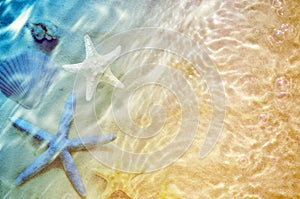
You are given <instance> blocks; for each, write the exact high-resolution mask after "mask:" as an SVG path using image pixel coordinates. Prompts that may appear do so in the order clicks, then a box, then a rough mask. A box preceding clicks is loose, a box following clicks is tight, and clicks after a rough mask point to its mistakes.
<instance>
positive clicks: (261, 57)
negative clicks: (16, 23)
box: [0, 0, 300, 199]
mask: <svg viewBox="0 0 300 199" xmlns="http://www.w3.org/2000/svg"><path fill="white" fill-rule="evenodd" d="M226 2H227V1H221V0H219V1H218V0H217V1H214V2H212V1H210V2H209V3H207V2H206V1H196V0H195V1H186V2H185V1H182V2H181V3H177V4H173V3H171V2H170V5H168V3H167V4H166V5H152V6H153V7H152V8H151V12H149V13H148V14H147V15H145V16H144V15H141V16H143V18H142V19H143V20H142V22H141V23H140V24H139V26H155V27H163V28H167V29H172V30H175V31H178V32H181V33H184V34H186V35H187V36H189V37H191V38H193V39H194V41H196V42H198V43H199V44H201V45H202V47H203V48H204V49H205V51H206V52H207V53H208V55H209V56H210V58H211V60H212V61H213V62H214V64H215V65H216V67H217V69H218V71H219V73H220V75H221V78H222V80H223V84H224V87H225V91H226V117H225V121H224V128H223V131H222V134H221V136H220V138H219V140H218V142H217V144H216V145H215V147H214V148H213V150H212V152H211V153H210V154H209V155H208V156H206V157H205V158H203V159H200V158H199V151H200V149H201V146H202V144H203V141H204V139H205V136H206V133H207V131H208V129H209V122H210V120H211V117H212V113H213V110H212V105H211V103H212V102H211V98H210V93H209V89H208V86H207V85H206V83H205V81H204V79H205V78H203V77H201V75H199V74H198V73H197V72H196V71H195V70H194V69H193V66H192V65H191V64H190V63H187V62H186V60H183V59H181V58H178V57H176V56H175V57H171V58H170V57H168V56H166V55H165V53H161V52H154V53H153V52H151V53H150V54H151V55H153V56H154V57H155V58H153V59H152V60H151V59H150V58H149V59H150V60H146V61H145V59H144V57H145V54H147V53H148V52H135V53H131V54H129V55H127V56H123V58H120V59H119V60H117V61H116V63H114V67H115V68H113V69H114V70H113V71H114V72H118V69H120V68H121V69H122V67H125V66H126V67H127V68H126V69H128V70H129V69H131V68H130V67H131V64H132V65H134V64H136V63H137V64H138V63H144V62H149V63H150V62H156V63H157V62H160V63H164V64H167V65H169V66H171V67H172V68H174V69H176V70H177V71H179V72H180V73H181V74H182V75H183V76H184V77H186V79H187V80H188V82H189V84H190V85H191V87H192V88H193V89H194V91H195V95H196V99H197V102H198V108H197V112H198V113H199V115H200V116H201V119H200V120H199V126H198V131H197V135H196V137H195V139H194V140H193V142H192V145H191V146H190V148H189V149H188V150H187V151H186V152H185V153H184V155H183V156H181V157H180V159H178V160H177V161H176V162H175V163H173V164H172V165H170V166H168V167H166V168H163V169H160V170H158V171H155V172H151V173H143V172H140V173H135V174H131V173H127V172H122V171H116V170H114V169H111V168H109V167H106V166H105V165H104V164H102V163H101V162H99V161H98V160H97V158H95V157H93V156H92V155H91V154H90V153H88V152H87V151H82V152H74V153H72V156H73V158H74V159H75V163H76V165H77V168H78V170H79V173H80V175H81V177H82V179H83V183H84V184H85V186H86V189H87V193H88V196H87V198H153V199H154V198H172V199H173V198H298V197H299V195H300V187H299V183H298V181H299V178H300V173H299V171H300V159H299V157H300V156H299V152H300V146H299V145H300V135H299V122H298V118H299V113H300V112H299V107H298V106H297V105H298V104H299V99H300V98H299V97H298V96H299V55H298V54H299V53H298V52H299V34H298V31H299V25H298V21H299V15H298V14H297V13H300V12H297V11H299V3H297V2H296V1H289V2H287V1H274V2H276V3H273V4H272V1H271V3H270V1H253V2H248V1H234V2H233V1H232V2H231V3H230V2H229V1H228V2H227V3H226ZM280 2H282V3H281V4H280ZM89 5H90V4H89ZM60 15H61V16H69V15H68V13H66V12H63V13H61V14H60ZM58 16H59V15H57V16H56V17H57V18H59V17H58ZM137 18H138V19H141V17H140V16H137ZM57 20H58V19H57ZM58 21H59V20H58ZM74 21H76V19H74ZM56 23H57V22H56ZM57 25H58V26H60V27H61V25H60V24H59V23H57ZM95 26H96V27H99V26H98V25H97V24H96V25H95ZM79 27H85V26H84V25H78V31H74V32H72V33H69V34H70V35H72V37H65V38H63V39H62V40H61V44H59V46H57V48H56V49H55V51H54V52H53V53H52V57H53V59H54V60H55V61H56V62H57V63H59V64H62V63H66V62H67V63H76V62H78V61H80V60H82V59H83V58H84V49H83V48H82V47H83V40H82V39H81V38H82V36H83V35H84V34H85V33H86V32H89V31H87V30H88V29H89V27H85V28H87V29H85V28H82V29H80V28H79ZM126 28H128V26H125V29H126ZM79 29H80V30H79ZM102 31H103V32H107V31H108V32H110V33H114V32H111V31H110V30H108V29H103V30H97V29H96V30H95V32H90V33H91V35H92V39H93V41H95V43H97V41H101V40H102V39H103V34H102ZM116 32H118V29H117V30H116ZM26 34H28V33H26ZM20 37H21V36H20ZM22 38H23V37H22ZM24 38H25V37H24ZM28 38H30V35H27V39H28ZM71 38H72V39H71ZM73 38H74V40H75V41H76V42H74V40H73ZM26 42H28V45H32V43H30V42H29V41H28V40H26ZM26 42H25V43H26ZM13 48H14V47H12V48H11V49H13ZM15 48H16V47H15ZM30 48H31V47H30ZM32 48H35V47H34V46H32ZM67 49H68V51H67ZM69 49H72V54H69V53H68V55H66V53H67V52H70V51H69ZM9 52H10V53H11V52H12V50H10V51H9ZM132 57H133V58H135V60H133V61H132V60H130V58H131V59H132ZM149 57H150V56H149ZM128 59H129V61H128V62H125V61H126V60H128ZM124 60H125V61H124ZM158 60H159V61H158ZM121 63H123V65H121ZM119 73H120V74H119V75H120V76H122V73H121V72H120V71H119ZM75 80H76V77H75V75H74V74H69V73H67V72H62V75H61V78H60V80H59V81H58V82H57V84H56V85H55V86H54V87H53V89H52V90H51V92H49V94H48V96H47V98H46V99H45V101H44V102H43V104H41V106H40V107H39V108H38V109H36V110H24V109H22V108H20V107H15V103H14V102H12V101H6V102H3V103H1V104H2V107H1V111H2V112H1V139H0V140H1V143H0V146H1V147H0V148H1V154H0V156H1V159H2V160H3V158H4V159H5V161H4V162H5V163H4V164H1V167H0V172H1V173H0V176H1V178H0V183H1V186H0V193H1V195H3V194H7V196H8V198H16V197H18V196H20V195H22V196H24V197H25V198H35V197H36V198H79V196H78V194H77V193H76V192H75V191H74V189H73V187H72V185H71V183H70V182H69V180H68V179H67V177H66V175H65V173H64V170H63V168H62V166H61V164H60V162H59V161H57V160H56V161H54V162H53V163H52V164H51V165H49V166H48V167H46V168H45V169H44V170H43V171H42V172H41V173H39V174H38V175H36V176H35V177H33V178H32V179H31V180H29V181H28V182H26V183H25V184H24V185H22V186H20V187H17V188H14V189H12V191H11V192H9V190H10V186H11V182H12V181H13V179H14V178H15V177H16V176H17V172H20V171H21V170H22V169H23V168H25V167H26V166H27V165H28V164H29V163H30V162H31V161H32V160H33V159H34V158H35V157H37V156H38V155H39V154H40V153H41V152H42V151H43V148H40V145H39V144H38V143H37V142H36V141H34V140H33V139H31V138H28V137H26V136H24V135H23V134H22V133H20V132H19V131H18V130H16V129H14V128H13V127H12V126H10V125H9V121H8V120H7V117H8V116H10V115H12V114H13V113H12V112H14V113H15V114H17V115H19V116H21V117H22V118H24V119H27V120H29V121H31V122H32V123H34V124H37V125H39V126H40V127H42V128H44V129H45V130H48V131H49V132H51V133H52V134H55V133H56V128H57V125H58V121H59V118H60V114H61V111H62V107H63V104H64V102H65V99H66V98H67V96H68V94H69V92H70V91H71V90H72V89H73V86H74V84H73V83H74V81H75ZM131 81H134V80H131ZM178 90H179V91H180V89H178ZM111 92H112V88H111V87H109V86H106V85H104V84H101V85H99V86H98V89H97V92H96V95H97V96H107V98H105V99H103V100H102V103H103V104H100V105H101V106H102V107H99V108H98V109H97V108H96V113H97V114H98V115H99V117H100V115H101V116H105V117H102V118H101V119H99V125H100V126H101V128H102V130H103V131H104V132H113V133H116V134H117V136H118V139H117V140H115V144H116V145H117V146H119V147H120V148H122V149H124V150H127V151H133V152H136V153H148V152H151V151H155V150H158V149H160V148H163V147H164V146H165V145H166V144H168V143H170V142H171V141H170V140H171V139H172V138H174V136H175V135H176V132H177V131H178V128H179V126H180V124H181V123H180V119H181V117H180V114H181V111H180V105H179V104H178V103H177V102H176V96H175V95H174V94H173V93H171V92H167V91H163V89H162V88H160V87H145V88H144V90H141V91H140V92H137V93H135V95H134V96H133V97H135V98H134V100H132V101H131V102H132V104H133V105H132V107H133V111H132V112H133V116H132V119H133V121H134V122H136V123H137V124H139V125H147V124H149V123H151V121H155V119H156V118H151V117H150V115H148V114H145V112H147V111H144V110H148V109H149V108H150V107H151V106H152V100H155V102H156V103H160V104H163V105H164V106H165V110H166V115H167V119H166V123H165V124H164V126H163V128H162V129H161V131H159V134H158V135H156V136H154V137H153V138H151V140H149V139H148V140H140V139H135V138H132V137H130V136H128V135H126V134H124V132H122V129H121V128H120V127H119V126H118V124H116V122H115V121H114V117H113V114H112V112H111V110H110V109H109V108H110V105H109V102H110V96H111ZM149 93H151V95H150V96H151V97H149V98H146V99H145V98H140V97H141V96H143V95H146V96H149ZM3 99H5V98H3V97H2V98H1V100H2V101H4V100H3ZM53 99H56V100H55V101H54V100H53ZM100 105H99V106H100ZM53 106H55V107H61V108H57V109H56V108H55V109H53V108H51V107H53ZM14 107H15V108H14ZM106 107H107V109H106ZM134 110H139V111H137V112H134ZM141 110H142V111H141ZM77 130H78V129H77ZM79 134H80V132H79ZM76 136H78V134H77V132H76V128H75V126H74V125H73V127H72V131H71V135H70V137H76ZM7 142H9V144H7ZM90 152H92V154H93V152H97V148H96V149H93V151H90ZM16 154H17V155H16ZM99 154H101V152H99ZM16 157H20V158H16Z"/></svg>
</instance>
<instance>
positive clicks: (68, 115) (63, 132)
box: [57, 92, 75, 138]
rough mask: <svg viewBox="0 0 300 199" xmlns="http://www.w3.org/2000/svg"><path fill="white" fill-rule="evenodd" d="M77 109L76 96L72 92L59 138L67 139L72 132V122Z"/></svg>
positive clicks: (58, 133)
mask: <svg viewBox="0 0 300 199" xmlns="http://www.w3.org/2000/svg"><path fill="white" fill-rule="evenodd" d="M74 108H75V94H74V93H73V92H72V93H71V94H70V95H69V97H68V99H67V102H66V104H65V107H64V110H63V113H62V116H61V119H60V122H59V126H58V131H57V137H61V136H63V137H65V138H67V137H68V135H69V131H70V126H71V122H72V120H73V113H74Z"/></svg>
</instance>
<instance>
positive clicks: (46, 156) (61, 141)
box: [10, 93, 116, 196]
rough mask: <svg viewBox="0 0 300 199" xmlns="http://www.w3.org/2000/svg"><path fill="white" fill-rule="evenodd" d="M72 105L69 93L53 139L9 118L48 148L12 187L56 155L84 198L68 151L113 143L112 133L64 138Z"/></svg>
mask: <svg viewBox="0 0 300 199" xmlns="http://www.w3.org/2000/svg"><path fill="white" fill-rule="evenodd" d="M74 106H75V95H74V94H73V93H72V94H71V95H70V96H69V98H68V100H67V102H66V104H65V107H64V112H63V113H62V117H61V119H60V123H59V126H58V131H57V134H56V136H53V135H51V134H49V133H47V132H46V131H44V130H42V129H40V128H38V127H36V126H33V125H32V124H30V123H29V122H27V121H25V120H22V119H19V118H10V119H11V121H12V122H13V124H14V126H15V127H17V128H19V129H20V130H22V131H25V132H27V133H28V134H30V135H32V136H33V137H34V138H36V139H37V140H39V141H41V142H44V143H46V144H47V145H48V149H47V150H46V151H45V152H44V153H43V154H41V155H40V156H39V157H38V158H37V159H35V160H34V161H33V162H32V163H31V164H30V165H29V166H28V167H27V168H26V169H25V170H24V171H23V172H22V173H21V174H20V175H19V176H18V177H17V178H16V180H15V181H14V183H15V184H16V185H19V184H22V183H23V182H24V181H25V180H27V179H28V178H29V177H30V176H32V175H34V174H35V173H37V172H38V171H40V170H41V169H42V168H44V167H45V166H46V165H47V164H50V163H51V162H52V161H54V160H55V159H56V157H57V156H58V155H59V157H60V159H61V161H62V164H63V166H64V169H65V171H66V173H67V174H68V177H69V179H70V181H71V182H72V184H73V186H74V187H75V189H76V190H77V192H78V193H79V194H80V195H82V196H85V195H86V191H85V188H84V185H83V183H82V180H81V178H80V175H79V173H78V170H77V168H76V166H75V164H74V162H73V160H72V156H71V155H70V153H69V151H68V150H69V149H78V148H80V149H81V148H84V147H86V146H91V145H96V144H99V143H102V144H104V143H107V142H110V141H112V140H114V139H115V138H116V137H115V135H114V134H103V135H99V136H91V137H86V138H75V139H71V140H69V139H68V135H69V131H70V125H71V122H72V119H73V112H74V110H73V108H74Z"/></svg>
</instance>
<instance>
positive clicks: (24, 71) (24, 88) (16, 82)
mask: <svg viewBox="0 0 300 199" xmlns="http://www.w3.org/2000/svg"><path fill="white" fill-rule="evenodd" d="M58 72H59V68H58V67H57V66H56V65H55V64H54V62H53V61H52V60H51V58H50V57H48V56H47V55H45V54H44V53H41V52H38V51H33V50H30V51H25V52H23V53H21V54H19V55H16V56H14V57H12V58H9V59H7V60H6V61H4V62H2V63H1V64H0V90H1V92H2V93H3V94H4V95H5V96H7V97H9V98H10V99H12V100H14V101H16V102H17V103H19V104H21V105H22V106H24V107H25V108H28V109H31V108H35V107H36V106H38V105H39V104H40V102H41V101H42V99H43V97H44V95H45V94H46V92H47V91H48V90H49V88H50V86H51V85H52V83H53V82H54V79H55V77H56V76H57V75H58Z"/></svg>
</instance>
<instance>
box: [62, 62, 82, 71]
mask: <svg viewBox="0 0 300 199" xmlns="http://www.w3.org/2000/svg"><path fill="white" fill-rule="evenodd" d="M62 67H63V68H64V69H65V70H66V71H70V72H74V73H76V72H78V71H80V70H81V69H82V63H78V64H66V65H63V66H62Z"/></svg>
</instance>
